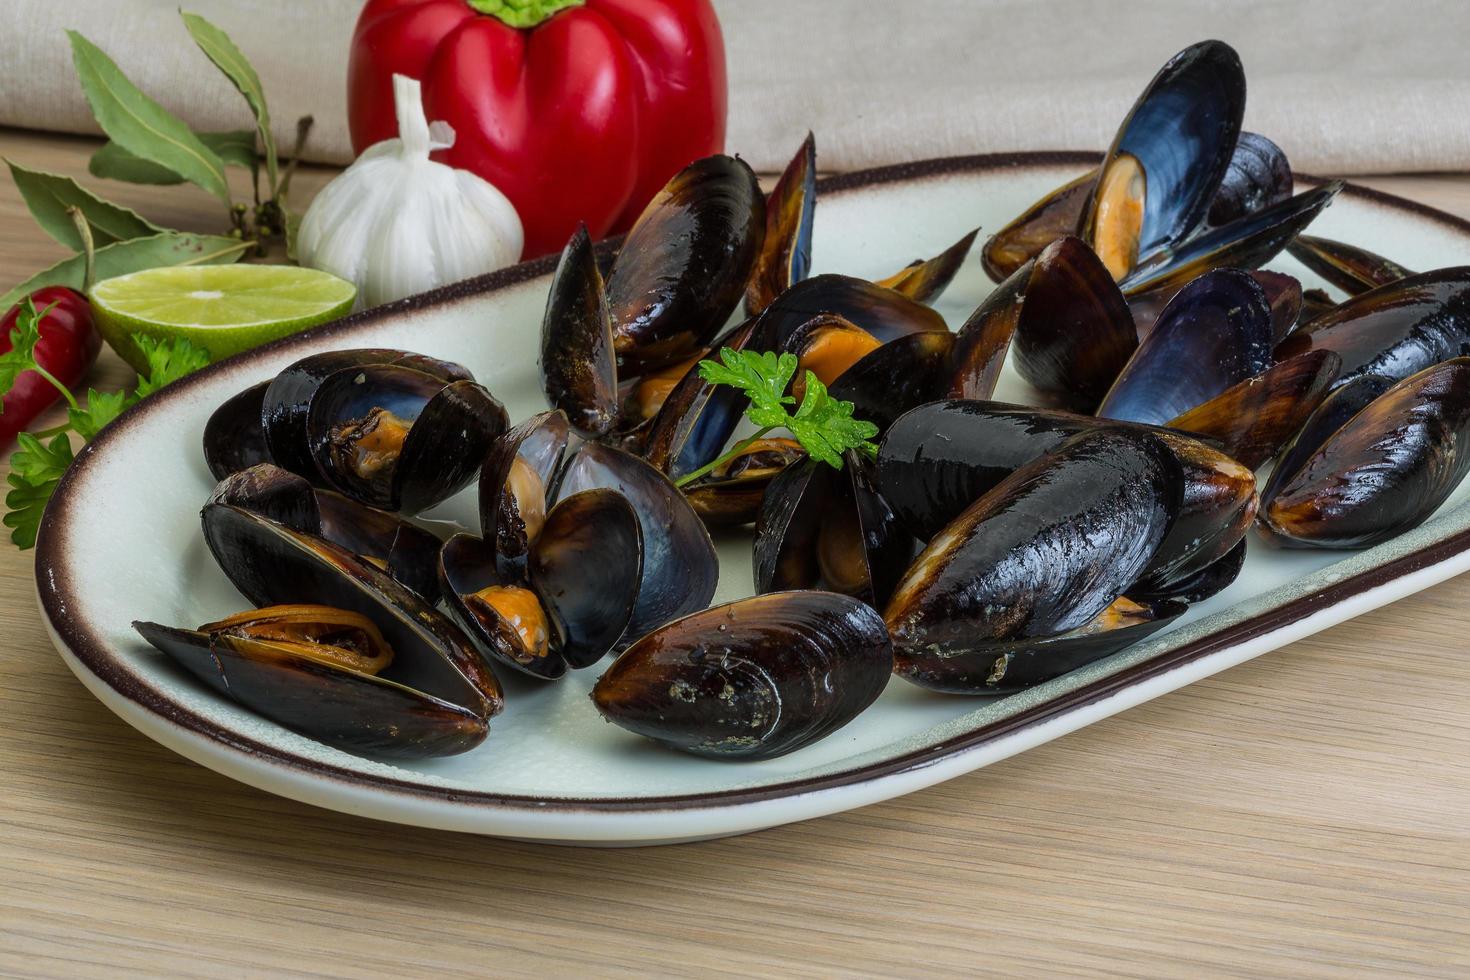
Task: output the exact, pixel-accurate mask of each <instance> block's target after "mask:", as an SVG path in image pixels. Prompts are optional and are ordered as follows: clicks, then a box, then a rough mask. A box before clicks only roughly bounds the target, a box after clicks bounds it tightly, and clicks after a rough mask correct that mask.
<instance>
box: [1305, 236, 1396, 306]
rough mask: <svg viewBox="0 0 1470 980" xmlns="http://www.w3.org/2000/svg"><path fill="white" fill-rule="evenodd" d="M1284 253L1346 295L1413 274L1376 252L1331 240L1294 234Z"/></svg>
mask: <svg viewBox="0 0 1470 980" xmlns="http://www.w3.org/2000/svg"><path fill="white" fill-rule="evenodd" d="M1286 250H1287V252H1289V253H1291V257H1292V258H1294V259H1296V260H1297V261H1298V262H1300V263H1301V264H1302V265H1304V266H1306V267H1307V268H1308V269H1311V270H1312V271H1313V272H1315V273H1317V275H1319V276H1321V277H1322V278H1323V279H1326V280H1327V281H1328V282H1329V283H1331V284H1332V285H1334V286H1336V287H1337V288H1338V289H1341V290H1342V291H1343V292H1345V293H1347V294H1348V295H1349V296H1356V295H1358V294H1359V293H1365V292H1367V291H1368V290H1370V289H1377V288H1378V287H1379V286H1386V285H1388V284H1389V283H1391V282H1398V281H1399V280H1400V279H1407V278H1408V277H1409V276H1412V275H1413V274H1414V273H1412V272H1410V271H1409V270H1408V269H1406V268H1404V267H1403V266H1401V265H1399V264H1398V263H1397V262H1395V261H1393V260H1392V259H1387V258H1384V257H1383V256H1382V255H1379V254H1377V253H1376V252H1370V251H1368V250H1367V249H1366V248H1359V247H1358V246H1356V245H1349V244H1348V243H1347V242H1339V241H1334V240H1332V239H1331V238H1317V237H1315V236H1313V235H1298V236H1296V238H1295V240H1293V241H1292V243H1291V244H1290V245H1287V246H1286Z"/></svg>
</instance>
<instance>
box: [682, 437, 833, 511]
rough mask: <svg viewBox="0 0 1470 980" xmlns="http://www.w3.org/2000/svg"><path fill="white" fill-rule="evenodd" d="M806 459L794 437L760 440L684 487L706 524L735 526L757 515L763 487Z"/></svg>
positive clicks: (692, 505)
mask: <svg viewBox="0 0 1470 980" xmlns="http://www.w3.org/2000/svg"><path fill="white" fill-rule="evenodd" d="M805 458H806V450H804V449H802V447H801V443H799V442H797V441H796V440H794V439H760V440H757V441H756V442H754V443H752V444H751V445H749V446H747V447H746V448H745V449H744V450H743V451H741V452H740V453H739V454H738V455H737V456H736V457H735V458H734V459H732V460H730V461H729V462H728V463H724V464H722V465H720V466H719V467H716V468H715V469H714V470H713V471H712V472H710V473H709V474H708V475H706V476H702V477H700V478H699V479H697V480H695V481H694V482H693V483H690V484H688V485H687V486H685V487H684V496H685V497H686V498H688V500H689V506H691V507H693V508H694V512H695V513H696V514H698V515H699V517H700V520H702V521H704V524H705V527H711V528H715V527H738V526H740V525H742V524H750V523H752V522H754V521H755V519H756V518H757V517H758V516H759V515H760V509H761V502H762V501H763V500H765V496H766V488H767V487H769V486H770V485H771V481H772V480H774V479H775V478H776V477H777V476H779V475H780V474H781V473H783V472H784V471H785V470H786V468H787V467H788V466H792V465H794V464H796V463H799V462H801V461H802V460H804V459H805Z"/></svg>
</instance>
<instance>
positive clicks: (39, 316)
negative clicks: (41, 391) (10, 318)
mask: <svg viewBox="0 0 1470 980" xmlns="http://www.w3.org/2000/svg"><path fill="white" fill-rule="evenodd" d="M55 306H56V304H55V303H52V304H51V305H50V306H48V307H46V308H45V309H44V310H40V311H39V312H38V311H37V310H36V304H35V301H34V300H32V299H31V298H30V297H29V296H27V297H26V298H25V302H24V303H23V304H21V308H20V314H19V315H18V316H17V317H16V318H15V329H13V330H11V331H10V350H8V351H6V352H5V353H4V354H0V395H3V394H4V393H5V392H7V391H9V390H10V389H11V388H12V387H14V386H15V379H16V378H18V377H20V376H21V375H22V374H24V373H25V372H26V371H32V370H35V368H36V366H37V365H36V344H38V343H39V342H40V340H41V321H42V320H44V319H45V318H46V314H48V313H50V312H51V310H52V308H53V307H55Z"/></svg>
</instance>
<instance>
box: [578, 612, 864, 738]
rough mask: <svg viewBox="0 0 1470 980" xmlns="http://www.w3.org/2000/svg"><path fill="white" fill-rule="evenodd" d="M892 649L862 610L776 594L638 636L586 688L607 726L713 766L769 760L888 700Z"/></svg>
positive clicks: (690, 618)
mask: <svg viewBox="0 0 1470 980" xmlns="http://www.w3.org/2000/svg"><path fill="white" fill-rule="evenodd" d="M892 670H893V648H892V645H891V644H890V642H889V639H888V632H887V630H886V629H884V626H883V620H882V618H881V617H879V615H878V614H877V613H876V612H874V611H873V610H872V608H870V607H869V606H867V605H865V604H864V603H861V602H858V601H857V600H855V599H852V598H849V597H848V596H843V595H835V594H833V593H830V592H782V593H775V594H772V595H763V596H756V597H754V598H750V599H742V600H740V601H738V602H732V603H729V604H727V605H723V606H716V607H714V608H712V609H707V610H704V611H703V612H697V613H694V614H693V615H690V616H687V617H685V618H683V619H680V620H677V621H675V622H673V623H670V624H668V625H667V626H664V627H663V628H662V629H659V630H657V631H655V632H653V633H650V634H648V635H647V636H644V637H643V638H642V639H640V640H638V641H637V642H636V643H634V644H633V645H632V646H631V647H629V648H628V649H627V650H625V651H624V652H623V653H622V655H621V656H619V657H618V659H617V660H616V661H614V662H613V664H612V666H611V667H609V668H608V670H607V673H605V674H603V675H602V677H601V678H599V679H598V681H597V685H596V686H595V687H594V688H593V689H592V702H593V704H595V705H596V706H597V710H598V711H600V712H601V713H602V716H603V717H604V718H606V719H607V720H608V721H611V722H613V723H615V724H617V725H619V726H620V727H622V728H626V729H627V730H629V731H631V732H634V733H635V734H638V735H642V736H644V737H646V738H651V739H653V740H655V741H657V742H661V743H663V744H664V745H667V746H669V747H671V748H675V749H679V750H681V751H684V752H690V753H693V754H695V755H700V756H706V757H709V758H714V759H738V760H754V759H769V758H773V757H775V756H778V755H784V754H785V753H787V752H792V751H795V750H796V749H799V748H801V747H802V746H804V745H809V744H811V743H812V742H815V741H817V740H818V739H821V738H825V737H826V736H827V735H830V734H831V733H832V732H834V731H836V730H837V729H839V728H841V727H842V726H843V725H846V724H847V723H848V722H849V721H851V720H852V719H853V718H855V717H856V716H857V715H858V714H859V713H861V712H862V711H863V710H864V709H865V708H867V707H868V706H869V705H870V704H872V703H873V702H874V701H875V700H876V699H877V697H878V695H879V694H881V693H882V692H883V688H884V687H885V686H886V685H887V683H888V678H889V676H890V675H891V673H892Z"/></svg>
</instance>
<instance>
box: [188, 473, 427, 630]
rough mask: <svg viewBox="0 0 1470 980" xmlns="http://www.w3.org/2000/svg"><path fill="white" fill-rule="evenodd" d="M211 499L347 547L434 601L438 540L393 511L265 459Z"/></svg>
mask: <svg viewBox="0 0 1470 980" xmlns="http://www.w3.org/2000/svg"><path fill="white" fill-rule="evenodd" d="M209 502H210V503H217V504H232V505H234V506H236V507H241V508H244V509H245V510H248V511H252V512H253V513H256V514H260V515H262V516H263V517H268V518H270V519H271V520H273V521H276V522H277V523H279V524H284V525H285V526H286V527H288V528H290V529H291V530H293V531H301V532H303V533H305V534H312V535H316V536H318V537H321V538H325V539H326V540H328V541H330V542H332V543H333V544H335V545H340V546H341V547H343V548H346V549H347V550H348V551H350V552H352V553H353V554H354V555H357V556H358V557H360V558H363V559H366V560H367V561H369V562H371V563H372V564H375V565H377V566H378V567H379V568H381V569H383V570H384V571H386V572H387V573H388V574H389V575H390V576H392V578H393V580H394V581H396V582H398V583H399V584H400V585H403V586H406V587H407V588H410V589H412V590H413V591H415V592H417V593H418V594H419V595H420V596H423V598H424V599H425V600H426V601H428V602H429V603H430V604H432V603H435V602H438V601H439V582H438V578H437V577H436V576H435V574H434V565H435V562H436V560H437V555H438V553H439V539H438V538H437V537H436V536H434V535H433V534H431V533H430V532H428V531H426V530H424V529H423V528H421V527H419V526H418V525H416V524H412V523H409V522H408V521H405V520H403V519H402V518H400V517H399V516H398V515H396V514H390V513H388V512H387V511H382V510H376V509H374V508H372V507H368V506H367V505H365V504H360V503H358V502H357V501H355V500H353V499H351V498H349V497H344V496H343V495H342V494H340V493H336V492H334V491H332V490H323V489H320V488H317V487H313V486H312V485H311V484H310V483H308V482H307V481H306V479H305V478H304V477H300V476H297V475H296V474H294V473H291V472H288V471H286V470H283V469H281V468H280V467H279V466H275V465H273V464H270V463H260V464H257V465H255V466H252V467H250V468H249V469H245V470H240V471H239V472H238V473H233V474H231V475H230V476H228V477H226V478H225V479H224V480H222V481H220V483H219V484H218V485H217V486H216V487H215V488H214V491H213V492H212V493H211V494H210V497H209Z"/></svg>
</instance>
